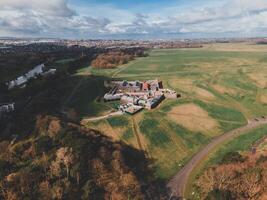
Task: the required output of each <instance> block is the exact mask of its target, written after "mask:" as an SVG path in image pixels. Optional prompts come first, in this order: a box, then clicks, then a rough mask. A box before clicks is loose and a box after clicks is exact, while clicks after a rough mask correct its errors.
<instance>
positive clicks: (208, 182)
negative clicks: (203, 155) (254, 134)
mask: <svg viewBox="0 0 267 200" xmlns="http://www.w3.org/2000/svg"><path fill="white" fill-rule="evenodd" d="M265 130H266V129H265ZM236 143H237V142H236ZM228 147H229V145H228ZM266 169H267V149H266V139H264V140H260V142H259V143H256V144H254V147H253V150H251V151H231V152H228V153H226V154H224V156H223V157H222V158H221V159H220V161H219V162H217V163H216V164H214V165H212V166H210V167H208V168H207V169H206V170H205V171H204V172H203V173H202V175H201V176H200V177H199V179H198V181H197V182H196V186H197V188H198V191H199V195H200V196H201V199H210V200H215V199H216V200H217V199H221V200H226V199H227V200H230V199H240V200H243V199H244V200H245V199H251V200H252V199H254V200H256V199H257V200H263V199H266V198H267V191H266V187H267V181H266V180H267V173H266Z"/></svg>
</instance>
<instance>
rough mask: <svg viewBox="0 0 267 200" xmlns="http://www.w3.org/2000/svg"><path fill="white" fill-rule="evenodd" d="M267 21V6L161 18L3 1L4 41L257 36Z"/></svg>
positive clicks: (237, 1)
mask: <svg viewBox="0 0 267 200" xmlns="http://www.w3.org/2000/svg"><path fill="white" fill-rule="evenodd" d="M218 2H219V1H218ZM168 10H171V12H169V13H168V12H167V11H168ZM175 10H177V12H176V14H174V12H175ZM103 16H105V17H103ZM265 19H267V0H253V1H252V0H222V1H220V3H214V4H209V5H203V6H198V7H193V8H190V7H186V8H184V9H179V8H178V7H177V8H169V9H168V8H165V9H163V11H162V12H161V11H160V10H159V11H158V12H157V13H156V12H154V13H153V12H148V13H146V14H136V13H133V12H131V11H130V10H127V9H118V8H115V7H114V6H112V5H108V4H107V5H104V6H103V5H102V6H97V5H92V7H89V8H81V7H75V6H73V5H69V4H68V1H67V0H0V27H1V30H0V35H7V34H8V35H12V36H53V37H63V36H70V37H87V36H89V35H101V34H106V35H108V34H158V35H160V34H165V33H172V34H174V33H183V34H190V33H203V34H205V33H209V34H212V33H221V34H223V33H227V32H232V33H237V34H239V33H253V34H257V33H263V31H266V30H267V20H265Z"/></svg>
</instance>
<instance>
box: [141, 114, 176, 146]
mask: <svg viewBox="0 0 267 200" xmlns="http://www.w3.org/2000/svg"><path fill="white" fill-rule="evenodd" d="M139 126H140V130H141V132H142V133H143V134H144V135H145V137H147V138H148V139H149V142H150V144H151V146H152V147H153V146H156V147H162V148H163V147H164V146H165V145H166V144H168V143H169V142H170V141H171V140H170V138H169V137H168V135H167V134H166V132H165V131H164V130H163V129H162V128H161V127H159V124H158V121H157V120H155V119H153V118H145V119H144V120H143V121H142V123H141V124H139Z"/></svg>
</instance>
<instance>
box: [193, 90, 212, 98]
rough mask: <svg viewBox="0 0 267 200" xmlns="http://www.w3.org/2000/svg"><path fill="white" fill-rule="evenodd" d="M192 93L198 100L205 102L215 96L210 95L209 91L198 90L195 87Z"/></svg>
mask: <svg viewBox="0 0 267 200" xmlns="http://www.w3.org/2000/svg"><path fill="white" fill-rule="evenodd" d="M194 92H195V93H196V95H197V96H199V97H200V98H203V99H207V100H213V99H215V96H214V95H213V94H212V93H210V92H209V91H207V90H205V89H202V88H199V87H195V88H194Z"/></svg>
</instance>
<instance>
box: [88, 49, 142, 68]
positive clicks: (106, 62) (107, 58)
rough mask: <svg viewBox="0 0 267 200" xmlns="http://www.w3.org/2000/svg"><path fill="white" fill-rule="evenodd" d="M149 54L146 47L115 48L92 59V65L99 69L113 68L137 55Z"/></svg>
mask: <svg viewBox="0 0 267 200" xmlns="http://www.w3.org/2000/svg"><path fill="white" fill-rule="evenodd" d="M144 56H147V54H146V53H145V50H144V49H141V48H134V49H127V50H115V51H108V52H106V53H102V54H100V55H98V56H97V57H96V59H95V60H93V61H92V63H91V65H92V66H93V67H94V68H98V69H111V68H115V67H117V66H119V65H123V64H126V63H128V62H129V61H131V60H134V59H135V58H136V57H144Z"/></svg>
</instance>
